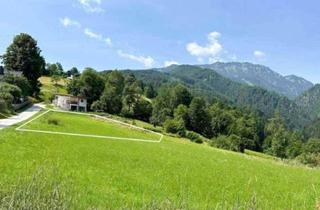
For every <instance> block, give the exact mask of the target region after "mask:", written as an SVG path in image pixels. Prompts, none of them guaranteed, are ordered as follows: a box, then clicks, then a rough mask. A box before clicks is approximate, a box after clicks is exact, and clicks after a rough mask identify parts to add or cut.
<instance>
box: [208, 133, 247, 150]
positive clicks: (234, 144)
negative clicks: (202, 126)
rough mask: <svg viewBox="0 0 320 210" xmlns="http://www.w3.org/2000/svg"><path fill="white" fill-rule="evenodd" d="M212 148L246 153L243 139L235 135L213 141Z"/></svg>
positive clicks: (219, 137) (222, 136)
mask: <svg viewBox="0 0 320 210" xmlns="http://www.w3.org/2000/svg"><path fill="white" fill-rule="evenodd" d="M212 146H215V147H218V148H221V149H226V150H231V151H235V152H243V151H244V148H243V146H242V140H241V138H240V137H239V136H237V135H234V134H232V135H231V136H224V135H221V136H218V137H217V138H216V139H214V140H213V142H212Z"/></svg>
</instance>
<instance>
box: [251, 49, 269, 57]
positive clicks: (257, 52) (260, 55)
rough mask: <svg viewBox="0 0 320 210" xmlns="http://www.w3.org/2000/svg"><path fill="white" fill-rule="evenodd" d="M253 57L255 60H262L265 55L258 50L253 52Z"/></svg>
mask: <svg viewBox="0 0 320 210" xmlns="http://www.w3.org/2000/svg"><path fill="white" fill-rule="evenodd" d="M253 55H254V57H256V58H257V59H264V58H265V57H266V54H265V53H264V52H262V51H260V50H255V51H254V52H253Z"/></svg>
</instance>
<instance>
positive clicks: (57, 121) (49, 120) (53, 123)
mask: <svg viewBox="0 0 320 210" xmlns="http://www.w3.org/2000/svg"><path fill="white" fill-rule="evenodd" d="M48 124H49V125H59V124H60V121H59V120H58V119H53V118H50V119H48Z"/></svg>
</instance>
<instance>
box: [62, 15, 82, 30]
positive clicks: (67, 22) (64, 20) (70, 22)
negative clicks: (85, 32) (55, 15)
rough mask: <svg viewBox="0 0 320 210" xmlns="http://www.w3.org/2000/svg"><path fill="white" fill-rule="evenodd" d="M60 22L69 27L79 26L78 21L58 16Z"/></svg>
mask: <svg viewBox="0 0 320 210" xmlns="http://www.w3.org/2000/svg"><path fill="white" fill-rule="evenodd" d="M60 23H61V24H62V25H63V26H64V27H69V26H75V27H78V28H80V27H81V24H80V23H79V22H78V21H75V20H72V19H70V18H68V17H64V18H60Z"/></svg>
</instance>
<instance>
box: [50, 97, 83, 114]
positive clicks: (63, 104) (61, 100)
mask: <svg viewBox="0 0 320 210" xmlns="http://www.w3.org/2000/svg"><path fill="white" fill-rule="evenodd" d="M70 101H74V100H72V97H70V96H56V97H55V100H54V101H53V104H54V105H55V106H57V107H59V108H61V109H64V110H71V104H70ZM72 106H73V107H74V106H78V107H82V109H81V110H83V111H85V112H86V111H87V100H86V99H79V102H78V104H73V105H72Z"/></svg>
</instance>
